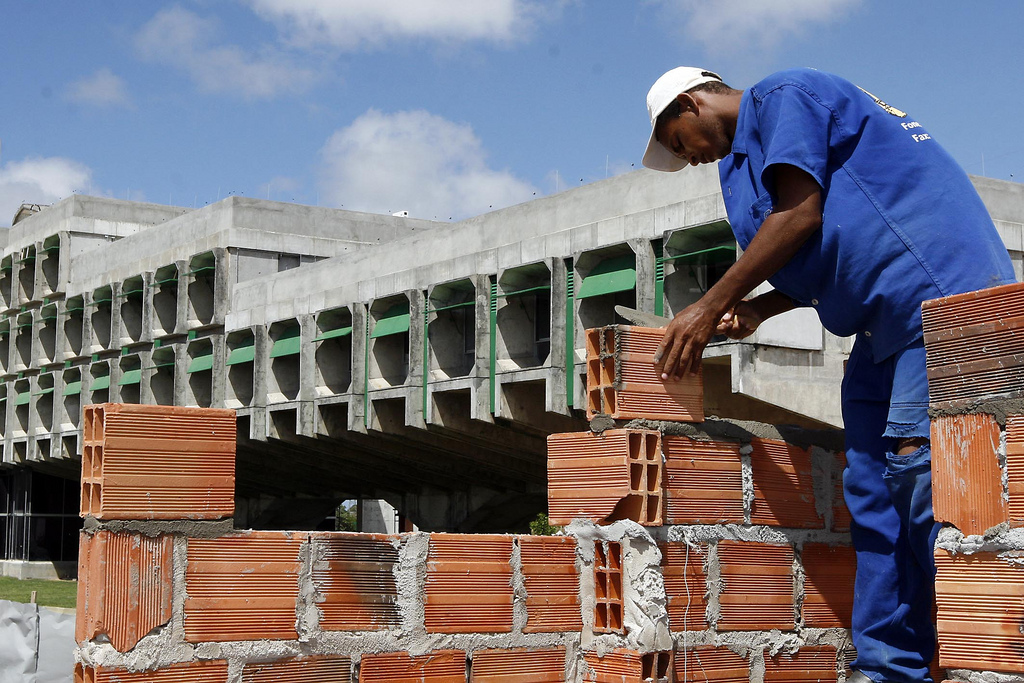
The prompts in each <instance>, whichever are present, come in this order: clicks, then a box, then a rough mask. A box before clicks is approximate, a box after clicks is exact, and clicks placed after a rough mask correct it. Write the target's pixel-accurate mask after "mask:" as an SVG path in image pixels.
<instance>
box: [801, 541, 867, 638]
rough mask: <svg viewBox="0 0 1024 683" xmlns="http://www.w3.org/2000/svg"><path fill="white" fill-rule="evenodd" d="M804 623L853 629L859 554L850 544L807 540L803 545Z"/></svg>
mask: <svg viewBox="0 0 1024 683" xmlns="http://www.w3.org/2000/svg"><path fill="white" fill-rule="evenodd" d="M801 560H802V562H803V567H804V599H803V607H802V609H801V614H802V616H803V622H804V626H808V627H812V628H850V627H851V626H850V624H851V620H852V618H853V583H854V579H855V578H856V575H857V554H856V553H855V552H854V550H853V548H852V547H851V546H829V545H827V544H825V543H808V544H806V545H805V546H804V547H803V551H802V553H801Z"/></svg>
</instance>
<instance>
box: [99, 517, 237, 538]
mask: <svg viewBox="0 0 1024 683" xmlns="http://www.w3.org/2000/svg"><path fill="white" fill-rule="evenodd" d="M82 530H83V531H85V532H86V533H88V534H94V533H96V532H97V531H113V532H115V533H133V534H142V535H143V536H150V537H156V536H159V535H161V534H179V535H182V536H188V537H189V538H219V537H220V536H224V535H226V534H230V533H234V532H235V529H234V520H232V519H231V518H228V519H217V520H197V519H179V520H170V521H164V520H110V521H100V520H98V519H96V518H95V517H86V518H85V520H84V521H83V523H82Z"/></svg>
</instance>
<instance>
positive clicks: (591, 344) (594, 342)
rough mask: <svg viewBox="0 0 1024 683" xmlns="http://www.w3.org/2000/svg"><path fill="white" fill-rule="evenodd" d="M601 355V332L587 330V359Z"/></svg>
mask: <svg viewBox="0 0 1024 683" xmlns="http://www.w3.org/2000/svg"><path fill="white" fill-rule="evenodd" d="M600 355H601V330H587V358H596V357H598V356H600Z"/></svg>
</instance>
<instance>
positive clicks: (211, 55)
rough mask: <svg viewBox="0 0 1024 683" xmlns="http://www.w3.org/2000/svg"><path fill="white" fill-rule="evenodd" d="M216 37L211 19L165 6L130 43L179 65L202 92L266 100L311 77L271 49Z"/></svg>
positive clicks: (148, 54) (300, 86)
mask: <svg viewBox="0 0 1024 683" xmlns="http://www.w3.org/2000/svg"><path fill="white" fill-rule="evenodd" d="M216 37H217V23H216V21H214V20H212V19H204V18H203V17H200V16H198V15H197V14H195V13H193V12H190V11H188V10H186V9H183V8H181V7H171V8H168V9H164V10H161V11H160V12H158V13H157V14H156V16H154V17H153V18H152V19H151V20H150V21H149V22H148V23H146V24H145V25H144V26H143V27H142V29H140V31H139V33H138V34H137V35H136V37H135V45H136V48H137V49H138V51H139V53H140V54H141V55H142V56H143V57H144V58H145V59H149V60H151V61H154V62H158V63H161V64H168V65H170V66H174V67H177V68H180V69H182V70H184V71H185V72H186V73H188V75H189V76H190V77H191V78H192V80H194V81H195V82H196V84H197V85H198V86H199V88H200V89H201V90H203V91H205V92H211V93H232V94H237V95H241V96H242V97H245V98H246V99H250V100H256V99H268V98H271V97H274V96H276V95H279V94H282V93H292V92H301V91H303V90H305V89H306V88H308V87H309V86H310V85H311V84H312V82H313V81H314V80H315V78H316V75H315V74H314V73H313V71H312V70H310V69H307V68H304V67H300V66H298V65H297V64H295V63H294V61H292V60H291V59H290V58H289V57H288V56H287V55H285V54H282V53H281V52H280V51H278V50H276V49H274V48H270V47H263V48H261V49H260V50H255V51H254V50H244V49H242V48H241V47H239V46H237V45H217V44H216Z"/></svg>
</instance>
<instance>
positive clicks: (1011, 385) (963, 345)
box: [921, 283, 1024, 407]
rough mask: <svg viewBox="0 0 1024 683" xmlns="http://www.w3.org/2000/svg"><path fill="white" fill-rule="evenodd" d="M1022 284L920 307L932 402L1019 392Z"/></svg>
mask: <svg viewBox="0 0 1024 683" xmlns="http://www.w3.org/2000/svg"><path fill="white" fill-rule="evenodd" d="M1022 311H1024V284H1021V283H1016V284H1011V285H1003V286H1000V287H992V288H989V289H982V290H978V291H976V292H967V293H966V294H957V295H955V296H949V297H945V298H942V299H933V300H931V301H925V302H924V303H923V304H922V305H921V317H922V322H923V324H924V343H925V349H926V351H927V357H928V361H927V362H928V393H929V395H930V397H931V402H932V405H933V406H936V407H939V405H940V404H941V405H944V406H946V405H948V406H956V405H959V404H963V403H967V402H970V401H972V400H976V399H979V398H986V397H993V396H1016V395H1019V394H1021V393H1022V392H1024V316H1022Z"/></svg>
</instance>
